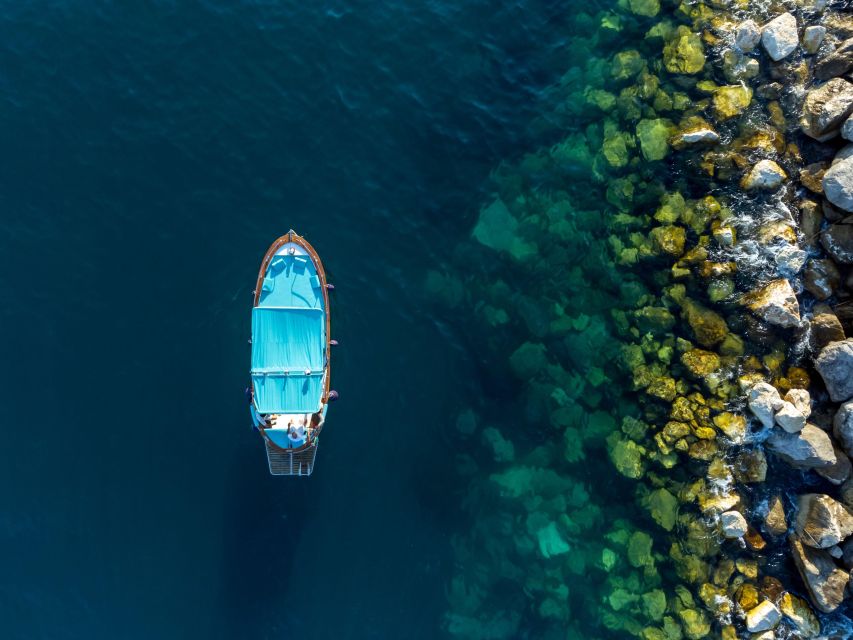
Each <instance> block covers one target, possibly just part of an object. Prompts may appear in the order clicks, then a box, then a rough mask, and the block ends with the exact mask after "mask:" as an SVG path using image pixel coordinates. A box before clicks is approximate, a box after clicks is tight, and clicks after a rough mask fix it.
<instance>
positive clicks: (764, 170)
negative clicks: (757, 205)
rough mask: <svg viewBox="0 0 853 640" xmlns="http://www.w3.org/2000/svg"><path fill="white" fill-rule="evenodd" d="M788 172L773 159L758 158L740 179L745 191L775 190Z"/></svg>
mask: <svg viewBox="0 0 853 640" xmlns="http://www.w3.org/2000/svg"><path fill="white" fill-rule="evenodd" d="M787 177H788V174H786V173H785V170H784V169H782V167H780V166H779V164H778V163H776V162H774V161H773V160H766V159H765V160H759V161H758V162H756V163H755V165H753V167H752V168H751V169H750V170H749V172H748V173H747V174H746V175H745V176H744V178H743V180H742V181H741V187H743V188H744V189H746V190H747V191H755V190H761V191H775V190H776V189H778V188H779V187H781V186H782V183H783V182H785V180H786V179H787Z"/></svg>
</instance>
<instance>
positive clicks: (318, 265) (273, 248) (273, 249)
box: [251, 229, 332, 453]
mask: <svg viewBox="0 0 853 640" xmlns="http://www.w3.org/2000/svg"><path fill="white" fill-rule="evenodd" d="M288 242H292V243H293V244H296V245H298V246H300V247H302V248H303V249H304V250H305V252H306V253H307V254H308V255H309V256H310V257H311V262H313V263H314V268H315V269H316V270H317V276H318V277H319V278H320V287H321V289H322V291H323V304H324V306H325V309H324V310H325V313H326V365H325V370H326V383H325V385H324V388H323V398H322V400H321V402H322V403H323V404H327V403H328V401H329V388H330V385H331V377H332V367H331V361H332V343H331V341H332V337H331V336H332V323H331V313H330V311H331V310H330V307H329V289H328V287H326V283H327V281H326V270H325V269H324V268H323V262H322V260H320V256H319V255H317V252H316V251H315V250H314V247H312V246H311V244H310V243H309V242H308V241H307V240H306V239H305V238H303V237H302V236H300V235H298V234H297V233H296V232H295V231H294V230H293V229H291V230H290V231H288V232H287V233H286V234H285V235H283V236H281V237H280V238H278V239H277V240H276V241H275V242H273V243H272V244H271V245H270V248H269V249H267V252H266V253H265V254H264V259H263V260H262V261H261V268H260V270H259V271H258V279H257V281H256V282H255V301H254V304H253V305H252V307H257V306H258V303H259V302H260V301H261V291H262V290H263V286H264V276H265V274H266V272H267V267H269V264H270V261H271V260H272V259H273V257H274V256H275V254H276V253H277V252H278V250H279V249H281V247H282V246H284V245H286V244H287V243H288ZM251 389H252V402H253V403H254V401H255V389H254V385H252V387H251ZM322 428H323V426H322V425H320V426H319V427H317V428H316V429H315V430H314V433H313V434H312V437H311V438H310V439H306V442H305V444H303V445H302V446H301V447H295V448H293V449H284V448H283V447H279V446H278V445H277V444H276V443H275V442H273V441H272V439H270V438H269V437H268V436H267V434H266V428H265V427H259V430H260V432H261V435H262V436H263V438H264V440H266V441H267V442H269V444H270V446H272V447H273V448H274V449H278V450H279V451H283V452H285V453H299V452H300V451H305V450H306V449H308V448H310V447H313V446H314V443H315V441H316V439H317V436H319V435H320V431H321V430H322Z"/></svg>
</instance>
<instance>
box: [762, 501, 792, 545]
mask: <svg viewBox="0 0 853 640" xmlns="http://www.w3.org/2000/svg"><path fill="white" fill-rule="evenodd" d="M764 527H765V528H766V529H767V532H768V533H769V534H771V535H774V536H781V535H782V534H784V533H787V532H788V521H787V520H786V519H785V507H784V505H783V504H782V498H781V497H780V496H773V497H772V498H770V502H769V503H768V504H767V515H766V516H764Z"/></svg>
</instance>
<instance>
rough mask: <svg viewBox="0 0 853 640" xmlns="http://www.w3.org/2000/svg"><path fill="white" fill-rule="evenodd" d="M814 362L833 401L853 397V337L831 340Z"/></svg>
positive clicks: (841, 400)
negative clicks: (836, 340) (837, 340)
mask: <svg viewBox="0 0 853 640" xmlns="http://www.w3.org/2000/svg"><path fill="white" fill-rule="evenodd" d="M814 364H815V369H817V372H818V373H819V374H820V377H821V378H823V383H824V384H825V385H826V390H827V391H828V392H829V397H830V398H832V400H833V402H844V401H845V400H848V399H849V398H851V397H853V338H847V339H846V340H841V341H839V342H830V343H829V344H828V345H826V346H825V347H824V348H823V349H822V350H821V352H820V354H819V355H818V357H817V358H816V359H815V363H814Z"/></svg>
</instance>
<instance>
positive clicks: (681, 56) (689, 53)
mask: <svg viewBox="0 0 853 640" xmlns="http://www.w3.org/2000/svg"><path fill="white" fill-rule="evenodd" d="M663 63H664V66H665V67H666V70H667V71H669V72H670V73H682V74H687V75H693V74H696V73H699V72H700V71H702V68H703V67H704V66H705V48H704V47H703V45H702V38H700V37H699V34H697V33H693V32H692V31H690V29H688V28H687V27H685V26H680V27H678V29H677V30H676V32H675V37H673V39H672V40H670V41H669V42H668V43H667V44H666V45H665V46H664V48H663Z"/></svg>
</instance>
